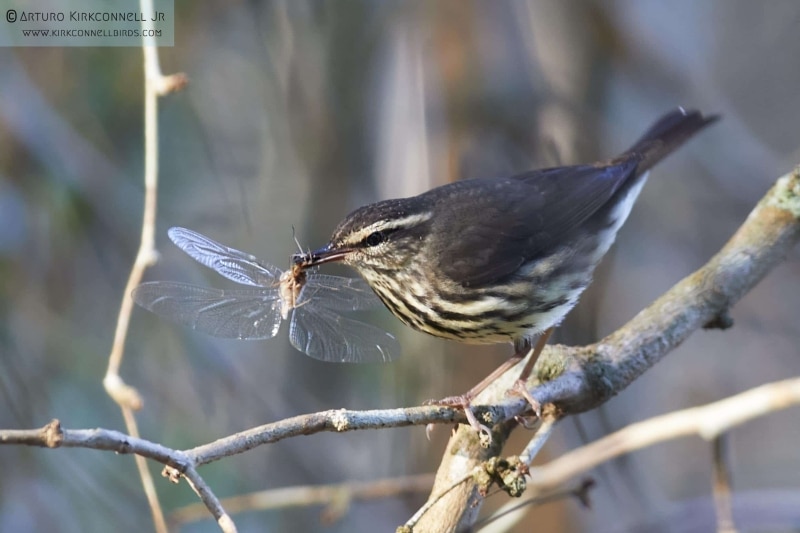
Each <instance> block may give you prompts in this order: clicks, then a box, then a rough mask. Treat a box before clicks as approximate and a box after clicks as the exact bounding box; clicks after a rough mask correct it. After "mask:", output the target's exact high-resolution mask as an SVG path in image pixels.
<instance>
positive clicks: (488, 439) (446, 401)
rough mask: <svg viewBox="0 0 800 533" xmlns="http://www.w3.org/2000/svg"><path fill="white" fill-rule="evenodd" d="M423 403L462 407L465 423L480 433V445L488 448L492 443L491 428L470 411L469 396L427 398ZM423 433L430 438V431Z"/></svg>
mask: <svg viewBox="0 0 800 533" xmlns="http://www.w3.org/2000/svg"><path fill="white" fill-rule="evenodd" d="M424 403H425V405H441V406H446V407H456V408H461V409H463V410H464V415H465V416H466V417H467V423H469V425H470V427H472V429H474V430H475V431H477V432H478V434H479V435H480V442H481V446H483V447H484V448H488V447H489V445H490V444H491V443H492V430H491V429H489V427H488V426H485V425H484V424H481V423H480V422H479V421H478V418H477V417H476V416H475V413H473V412H472V406H471V405H470V401H469V398H467V397H466V396H448V397H447V398H442V399H441V400H427V401H426V402H424ZM425 434H426V435H429V437H428V438H429V439H430V433H429V431H428V430H427V429H426V430H425Z"/></svg>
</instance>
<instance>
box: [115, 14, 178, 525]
mask: <svg viewBox="0 0 800 533" xmlns="http://www.w3.org/2000/svg"><path fill="white" fill-rule="evenodd" d="M139 4H140V8H141V10H142V13H143V14H144V15H145V16H144V17H143V19H144V21H143V22H142V28H143V29H144V30H151V29H152V22H151V20H152V14H153V2H152V0H140V3H139ZM143 35H145V36H144V37H143V41H142V49H143V52H144V72H145V90H144V95H145V96H144V138H145V146H144V149H145V153H144V169H145V170H144V189H145V198H144V215H143V217H142V232H141V240H140V243H139V251H138V252H137V253H136V259H135V260H134V263H133V268H132V269H131V273H130V275H129V277H128V282H127V283H126V284H125V291H124V293H123V295H122V304H121V305H120V310H119V315H118V317H117V326H116V329H115V331H114V341H113V344H112V346H111V353H110V354H109V356H108V368H107V370H106V375H105V377H104V378H103V386H104V388H105V390H106V392H107V393H108V395H109V396H111V398H112V399H113V400H114V401H115V402H116V403H117V404H118V405H119V406H120V409H121V410H122V416H123V419H124V420H125V427H126V428H127V430H128V433H129V434H130V435H131V436H133V437H138V436H139V429H138V427H137V424H136V417H135V416H134V411H137V410H139V409H141V407H142V398H141V396H140V395H139V392H138V391H137V390H136V389H135V388H134V387H132V386H130V385H127V384H126V383H125V382H124V381H123V379H122V378H121V377H120V375H119V369H120V366H121V365H122V358H123V355H124V352H125V339H126V338H127V335H128V326H129V324H130V317H131V311H132V309H133V299H132V298H131V292H132V291H133V289H134V288H135V287H136V286H137V285H138V284H139V283H140V282H141V280H142V276H143V275H144V271H145V269H147V267H149V266H151V265H152V264H153V263H155V261H156V258H157V253H156V250H155V226H156V201H157V194H158V96H159V95H160V94H166V92H168V91H169V90H175V89H178V88H180V87H182V86H183V85H184V84H185V82H186V77H185V76H184V75H182V74H179V75H174V76H163V75H162V74H161V67H160V66H159V63H158V49H157V47H156V42H155V38H154V37H152V36H151V35H152V32H149V31H144V32H143ZM135 459H136V468H137V469H138V471H139V477H140V478H141V480H142V486H143V488H144V492H145V495H146V497H147V503H148V505H149V506H150V511H151V513H152V515H153V523H154V525H155V529H156V531H157V532H158V533H166V532H167V523H166V521H165V520H164V512H163V511H162V510H161V505H160V503H159V501H158V495H157V494H156V489H155V484H154V483H153V476H152V475H151V474H150V471H149V470H148V469H147V463H146V462H145V460H144V458H142V457H141V456H139V455H137V456H136V457H135Z"/></svg>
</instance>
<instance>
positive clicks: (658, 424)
mask: <svg viewBox="0 0 800 533" xmlns="http://www.w3.org/2000/svg"><path fill="white" fill-rule="evenodd" d="M797 404H800V378H794V379H788V380H784V381H776V382H773V383H768V384H766V385H761V386H760V387H756V388H754V389H750V390H748V391H746V392H742V393H740V394H737V395H735V396H731V397H729V398H725V399H724V400H720V401H718V402H714V403H710V404H707V405H704V406H701V407H692V408H690V409H684V410H681V411H675V412H672V413H669V414H666V415H661V416H657V417H654V418H650V419H648V420H644V421H642V422H637V423H635V424H631V425H630V426H627V427H625V428H623V429H620V430H619V431H615V432H614V433H612V434H610V435H607V436H605V437H603V438H602V439H599V440H596V441H594V442H592V443H589V444H587V445H586V446H582V447H580V448H578V449H576V450H573V451H571V452H569V453H566V454H564V455H562V456H561V457H559V458H558V459H554V460H553V461H551V462H549V463H547V464H545V465H542V466H539V467H535V468H531V482H530V484H529V490H530V489H534V490H536V491H546V490H551V489H553V488H555V487H559V486H561V485H562V484H563V483H565V482H566V481H568V480H569V479H571V478H573V477H575V476H579V475H582V474H585V473H586V472H588V471H589V470H591V469H592V468H594V467H596V466H598V465H600V464H602V463H604V462H606V461H608V460H610V459H613V458H615V457H618V456H620V455H624V454H628V453H630V452H632V451H635V450H639V449H641V448H645V447H647V446H652V445H653V444H657V443H659V442H664V441H668V440H672V439H677V438H680V437H686V436H689V435H699V436H700V437H702V438H704V439H706V440H713V439H716V438H717V437H718V436H719V435H721V434H722V433H724V432H726V431H728V430H730V429H731V428H733V427H735V426H738V425H740V424H743V423H745V422H747V421H749V420H752V419H754V418H758V417H761V416H764V415H767V414H770V413H774V412H776V411H780V410H781V409H786V408H787V407H791V406H793V405H797Z"/></svg>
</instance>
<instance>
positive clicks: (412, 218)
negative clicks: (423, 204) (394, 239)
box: [348, 213, 432, 243]
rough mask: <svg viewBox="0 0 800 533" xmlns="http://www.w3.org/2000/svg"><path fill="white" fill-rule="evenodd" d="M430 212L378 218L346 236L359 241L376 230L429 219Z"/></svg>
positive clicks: (401, 226) (390, 228) (410, 224)
mask: <svg viewBox="0 0 800 533" xmlns="http://www.w3.org/2000/svg"><path fill="white" fill-rule="evenodd" d="M431 216H432V213H415V214H413V215H408V216H406V217H403V218H396V219H389V220H379V221H377V222H375V223H373V224H370V225H369V226H367V227H365V228H361V229H360V230H359V231H357V232H356V233H353V234H352V235H350V237H349V238H348V240H349V241H351V242H354V243H355V242H361V241H362V240H364V239H366V238H367V236H369V235H370V234H372V233H374V232H376V231H387V230H393V229H400V228H403V227H408V226H413V225H415V224H420V223H422V222H426V221H428V220H430V218H431Z"/></svg>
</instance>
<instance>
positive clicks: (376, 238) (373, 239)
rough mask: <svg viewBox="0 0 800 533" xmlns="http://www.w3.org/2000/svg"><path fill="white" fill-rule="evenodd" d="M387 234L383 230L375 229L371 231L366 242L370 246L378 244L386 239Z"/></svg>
mask: <svg viewBox="0 0 800 533" xmlns="http://www.w3.org/2000/svg"><path fill="white" fill-rule="evenodd" d="M385 238H386V236H385V235H384V234H383V232H382V231H375V232H372V233H370V234H369V235H368V236H367V238H366V239H364V243H365V244H366V245H367V246H369V247H372V246H378V245H379V244H380V243H382V242H383V241H384V240H385Z"/></svg>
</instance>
